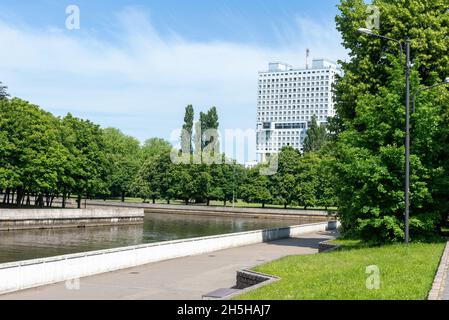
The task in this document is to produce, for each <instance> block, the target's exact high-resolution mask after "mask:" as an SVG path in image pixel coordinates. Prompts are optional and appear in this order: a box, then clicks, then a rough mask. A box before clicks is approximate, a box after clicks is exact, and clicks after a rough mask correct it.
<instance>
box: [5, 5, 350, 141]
mask: <svg viewBox="0 0 449 320" xmlns="http://www.w3.org/2000/svg"><path fill="white" fill-rule="evenodd" d="M117 23H118V26H115V27H114V29H117V30H120V31H118V32H117V33H116V34H114V38H115V39H116V40H117V41H111V40H110V39H109V40H104V39H99V38H96V37H95V36H93V35H92V34H90V33H89V32H88V31H84V30H83V29H82V30H81V31H71V32H69V31H67V30H64V31H61V29H59V28H58V26H56V27H55V26H53V27H49V28H47V29H45V30H36V29H33V28H30V27H24V26H23V25H21V26H20V27H18V26H14V25H8V24H6V23H4V22H3V23H2V22H1V21H0V39H2V43H3V44H7V47H4V49H2V50H0V78H1V79H0V81H3V82H5V83H6V84H8V85H9V87H10V92H11V93H12V94H13V95H16V96H20V97H23V98H25V99H27V100H30V101H31V102H33V103H36V104H39V105H41V106H42V107H43V108H44V109H47V110H50V111H53V112H55V113H59V114H64V113H66V112H69V111H70V112H72V113H74V114H75V115H78V116H83V117H89V118H91V119H92V120H93V121H97V122H99V123H100V124H102V125H104V126H109V125H111V126H117V127H119V128H122V129H124V131H125V132H126V133H128V134H132V135H134V136H137V137H138V138H140V139H144V138H147V137H151V136H161V137H165V138H168V137H169V136H170V132H171V131H172V130H174V129H176V128H177V127H179V126H181V125H182V123H181V122H182V118H183V112H184V107H185V106H186V105H187V104H189V103H192V104H194V106H196V107H197V112H198V111H199V109H202V110H203V109H206V108H208V107H209V106H212V105H215V106H217V107H218V109H219V112H220V117H221V124H222V128H223V129H232V128H242V129H247V128H253V127H254V125H255V123H254V122H255V112H256V110H255V108H256V92H257V88H256V83H257V71H259V70H262V69H265V68H266V66H267V63H268V62H269V61H271V60H276V61H286V62H288V63H290V64H301V65H303V64H304V54H305V53H304V52H305V49H306V48H310V49H312V55H313V56H323V57H328V58H331V59H335V60H336V59H339V58H342V55H344V51H343V49H342V48H341V47H340V45H339V42H340V41H339V37H338V36H337V37H336V36H335V34H336V31H335V30H334V29H335V28H334V27H333V26H332V25H325V24H317V23H316V22H313V21H311V20H307V19H304V18H298V19H297V30H294V29H290V30H288V29H286V28H284V29H283V30H284V31H282V32H281V31H279V30H282V28H281V29H279V28H278V34H279V37H283V39H284V41H283V42H282V43H283V45H282V46H281V47H279V48H270V47H263V46H254V45H252V46H249V45H244V44H241V43H230V42H221V41H216V42H192V41H188V40H186V39H183V38H182V37H181V36H179V35H176V34H173V35H172V36H170V37H168V38H162V37H161V36H160V34H158V32H157V31H156V30H155V29H154V27H153V26H152V24H151V20H150V19H149V17H148V16H147V15H145V14H144V13H142V12H141V11H138V10H136V9H132V8H128V9H126V10H124V11H122V12H120V13H119V14H118V15H117ZM81 28H83V24H82V23H81ZM329 29H330V30H329ZM285 30H286V31H285ZM123 115H126V117H123Z"/></svg>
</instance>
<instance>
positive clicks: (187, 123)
mask: <svg viewBox="0 0 449 320" xmlns="http://www.w3.org/2000/svg"><path fill="white" fill-rule="evenodd" d="M194 118H195V111H194V110H193V106H192V105H191V104H189V105H188V106H187V107H186V112H185V115H184V125H183V126H182V129H183V135H182V136H181V141H182V144H183V146H182V149H183V150H184V149H186V150H190V153H192V152H193V143H192V139H193V121H194ZM184 134H187V135H186V136H184Z"/></svg>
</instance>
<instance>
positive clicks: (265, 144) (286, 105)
mask: <svg viewBox="0 0 449 320" xmlns="http://www.w3.org/2000/svg"><path fill="white" fill-rule="evenodd" d="M340 74H341V70H340V69H339V67H338V65H337V64H336V63H334V62H331V61H329V60H326V59H314V60H313V62H312V67H311V68H308V67H306V68H304V69H297V68H293V67H292V66H290V65H287V64H284V63H270V64H269V68H268V71H262V72H259V89H258V103H257V156H258V160H259V161H265V160H266V159H267V158H268V157H269V156H270V155H272V154H275V153H278V152H279V151H280V150H281V149H282V148H283V147H286V146H291V147H293V148H295V149H298V150H300V151H302V149H303V142H304V138H305V135H306V132H307V129H308V127H309V126H310V122H311V120H312V116H313V115H316V117H317V120H318V123H319V124H325V123H327V119H328V117H333V116H334V115H335V109H334V101H333V96H332V85H333V83H334V82H335V80H336V76H337V75H340Z"/></svg>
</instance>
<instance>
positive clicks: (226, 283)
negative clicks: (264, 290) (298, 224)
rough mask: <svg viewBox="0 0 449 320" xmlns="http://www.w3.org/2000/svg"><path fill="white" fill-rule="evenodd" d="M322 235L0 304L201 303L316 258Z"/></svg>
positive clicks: (40, 291)
mask: <svg viewBox="0 0 449 320" xmlns="http://www.w3.org/2000/svg"><path fill="white" fill-rule="evenodd" d="M334 236H335V233H333V232H320V233H313V234H307V235H303V236H301V237H297V238H290V239H284V240H278V241H273V242H269V243H260V244H256V245H250V246H244V247H238V248H233V249H227V250H222V251H217V252H214V253H209V254H203V255H198V256H190V257H185V258H179V259H173V260H168V261H162V262H157V263H151V264H147V265H144V266H139V267H135V268H131V269H126V270H120V271H115V272H110V273H104V274H100V275H95V276H91V277H86V278H82V279H80V280H79V283H78V282H76V281H72V282H68V283H66V282H63V283H57V284H53V285H48V286H43V287H38V288H33V289H28V290H23V291H19V292H15V293H11V294H7V295H2V296H0V300H41V299H43V300H200V299H202V296H203V295H204V294H207V293H209V292H212V291H214V290H217V289H220V288H231V287H233V286H234V285H235V282H236V272H237V271H238V270H240V269H249V268H253V267H255V266H257V265H260V264H263V263H266V262H269V261H272V260H276V259H279V258H281V257H285V256H290V255H301V254H315V253H317V252H318V245H319V243H320V242H321V241H324V240H327V239H331V238H334Z"/></svg>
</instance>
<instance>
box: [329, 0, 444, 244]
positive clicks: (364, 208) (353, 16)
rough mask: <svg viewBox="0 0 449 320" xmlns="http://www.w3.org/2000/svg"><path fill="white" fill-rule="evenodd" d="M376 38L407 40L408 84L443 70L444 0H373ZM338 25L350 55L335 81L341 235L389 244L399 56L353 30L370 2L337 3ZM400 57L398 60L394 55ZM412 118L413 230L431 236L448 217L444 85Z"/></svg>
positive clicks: (398, 234)
mask: <svg viewBox="0 0 449 320" xmlns="http://www.w3.org/2000/svg"><path fill="white" fill-rule="evenodd" d="M373 4H374V5H376V6H378V7H379V9H380V12H381V13H382V16H381V24H380V30H375V32H378V33H379V34H382V35H385V36H388V37H391V38H396V39H403V38H405V36H406V35H409V36H410V38H411V39H413V40H412V52H413V59H414V70H413V73H412V90H415V89H416V88H418V86H419V85H426V86H427V85H432V84H435V83H437V82H440V81H441V80H442V79H444V77H446V76H447V74H449V63H448V62H449V60H448V59H449V57H448V56H447V54H446V51H447V49H446V48H447V47H448V45H449V38H448V37H446V35H447V34H448V32H449V15H448V14H447V1H446V0H435V1H431V0H420V1H418V0H402V1H389V0H376V1H374V2H373ZM339 8H340V11H341V14H340V15H338V16H337V18H336V21H337V28H338V29H339V30H340V32H341V33H342V37H343V45H344V46H345V47H346V48H347V49H348V52H349V56H350V60H349V61H347V62H342V66H343V71H344V76H343V77H342V78H341V79H339V81H338V82H337V85H336V88H335V92H336V109H337V115H338V116H337V118H336V119H335V122H334V124H333V127H332V128H333V130H334V131H335V133H336V134H337V137H336V164H335V174H336V175H337V177H338V179H337V183H338V185H337V190H338V203H339V211H340V215H341V219H342V224H343V228H344V231H345V232H346V233H348V234H354V235H357V236H360V237H362V238H363V239H366V240H370V241H375V242H386V241H398V240H402V239H403V237H404V232H403V229H404V223H403V220H404V199H403V193H404V191H403V189H404V183H403V181H404V162H405V161H404V138H405V137H404V127H405V113H404V96H405V92H404V91H405V90H404V86H405V82H404V79H405V75H404V70H403V69H404V67H403V57H401V56H400V54H399V53H400V51H399V48H398V46H397V44H396V43H394V42H389V41H385V40H382V39H376V38H371V37H367V36H364V35H360V34H358V33H357V32H356V30H357V29H358V28H360V27H365V21H366V19H367V16H368V13H367V10H366V9H367V7H366V4H365V3H364V1H362V0H344V1H342V2H341V4H340V6H339ZM401 58H402V59H401ZM418 103H419V108H418V110H417V112H416V113H415V114H414V116H413V131H412V137H413V141H412V145H413V148H412V157H411V164H412V173H411V174H412V177H411V180H412V181H411V204H412V208H411V211H412V217H411V233H412V237H415V238H416V237H419V236H422V235H427V234H431V233H435V232H436V230H438V229H439V226H440V225H441V223H442V222H443V221H445V220H446V219H447V212H448V209H449V194H448V193H447V187H448V186H449V181H448V178H447V177H448V176H449V175H448V173H449V172H448V165H447V163H448V160H449V151H448V149H449V148H448V146H447V141H449V140H448V137H449V136H448V130H447V125H446V120H447V116H448V110H447V107H445V106H447V105H448V103H449V96H448V92H447V90H446V89H441V90H436V91H433V92H429V93H426V94H423V95H422V97H421V98H420V99H419V101H418Z"/></svg>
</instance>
